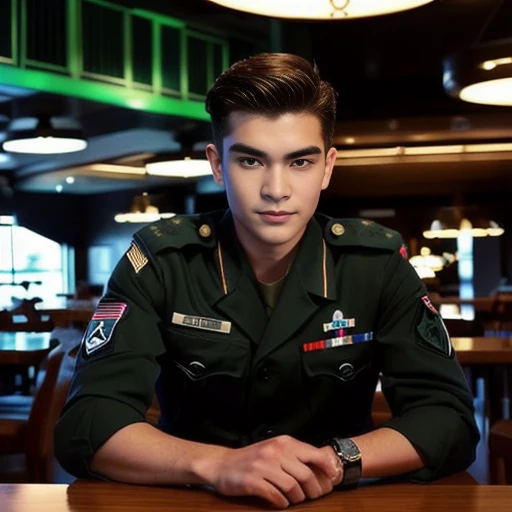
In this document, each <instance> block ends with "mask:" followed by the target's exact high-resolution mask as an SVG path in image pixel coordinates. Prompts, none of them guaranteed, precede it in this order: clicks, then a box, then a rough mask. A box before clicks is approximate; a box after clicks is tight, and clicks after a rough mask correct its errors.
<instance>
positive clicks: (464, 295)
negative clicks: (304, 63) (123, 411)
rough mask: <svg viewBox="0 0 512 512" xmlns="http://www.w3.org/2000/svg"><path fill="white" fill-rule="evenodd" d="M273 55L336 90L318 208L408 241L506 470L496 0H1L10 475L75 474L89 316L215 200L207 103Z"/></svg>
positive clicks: (507, 379)
mask: <svg viewBox="0 0 512 512" xmlns="http://www.w3.org/2000/svg"><path fill="white" fill-rule="evenodd" d="M221 4H222V5H221ZM229 5H230V6H231V7H229ZM308 5H309V7H310V8H311V9H309V10H308V8H307V6H308ZM390 11H393V12H390ZM266 51H278V52H290V53H295V54H298V55H301V56H303V57H305V58H307V59H308V60H310V61H311V62H315V63H316V65H317V66H318V67H319V69H320V73H321V75H322V77H323V78H324V79H325V80H328V81H329V82H331V83H332V84H333V86H334V87H335V88H336V90H337V91H338V93H339V97H338V116H337V123H336V130H335V137H334V144H335V146H336V148H337V150H338V154H337V160H336V166H335V169H334V174H333V178H332V180H331V185H330V187H329V189H328V190H326V191H325V193H323V195H322V197H321V200H320V205H319V211H321V212H323V213H326V214H329V215H331V216H334V217H358V218H361V219H368V220H372V221H375V222H379V223H381V224H383V225H385V226H387V227H389V228H392V229H395V230H398V231H399V232H400V233H401V234H402V235H403V238H404V240H405V243H406V246H407V250H408V256H407V257H408V258H409V259H410V262H411V264H412V265H413V266H414V267H415V269H416V271H417V272H418V274H419V275H420V277H421V278H422V279H423V280H424V282H425V284H426V286H427V288H428V290H429V292H430V297H431V300H432V302H433V303H434V305H435V307H437V308H439V309H440V313H441V315H442V316H443V318H444V320H445V323H446V326H447V328H448V330H449V332H450V335H451V336H452V344H453V346H454V348H455V349H456V351H457V358H458V360H459V362H460V364H461V366H462V367H463V369H464V372H465V374H466V376H467V379H468V383H469V385H470V386H471V388H472V391H473V393H474V396H475V407H476V410H477V415H476V417H477V421H478V425H479V428H480V431H481V433H482V441H481V443H480V444H479V447H478V454H477V461H476V462H475V463H474V464H473V465H472V467H471V468H470V472H471V474H472V475H473V476H474V477H475V478H476V480H478V481H479V482H482V483H484V482H488V481H490V482H492V483H506V482H508V483H512V444H511V443H510V440H511V439H512V434H511V433H510V432H512V430H511V429H512V423H511V422H510V421H509V423H508V427H507V428H508V430H507V431H506V429H505V428H504V427H503V428H502V423H501V421H502V420H507V419H509V418H510V397H511V396H512V373H511V372H512V335H511V333H512V283H511V278H512V208H510V202H511V199H512V195H511V192H512V1H508V0H386V1H378V0H313V1H310V2H308V1H307V0H257V1H256V0H254V1H251V0H214V1H207V0H169V1H164V0H161V1H159V0H0V148H1V149H0V367H1V379H0V434H1V435H0V446H1V447H2V449H1V450H0V482H2V481H3V482H7V481H13V482H17V481H18V482H19V481H31V482H55V481H57V482H58V481H61V482H62V481H69V480H68V479H69V475H62V471H61V469H62V468H60V469H59V468H58V467H56V466H55V461H54V459H53V451H52V447H53V444H52V443H53V425H54V424H55V421H56V420H57V417H58V415H59V413H60V409H61V407H62V405H63V403H64V400H65V398H66V393H67V386H68V385H69V381H70V378H71V374H72V368H73V365H74V362H75V357H76V354H77V350H78V348H77V347H78V346H79V344H80V340H81V337H82V333H83V330H84V329H85V327H86V325H87V323H88V321H89V319H90V318H91V315H92V314H93V311H94V308H95V305H96V303H97V302H98V300H99V298H100V297H101V295H102V293H103V290H104V287H105V284H106V282H107V280H108V278H109V275H110V273H111V272H112V270H113V268H114V266H115V265H116V263H117V261H118V260H119V258H121V257H122V255H123V254H124V252H125V251H126V250H127V248H128V247H129V244H130V240H131V237H132V235H133V233H134V232H135V231H136V230H138V229H140V228H141V227H142V226H144V225H145V224H147V223H148V222H152V221H154V220H156V219H159V218H168V217H172V216H173V215H176V214H184V213H187V214H188V213H198V212H207V211H210V210H216V209H221V208H225V207H226V206H227V203H226V199H225V195H224V191H223V190H222V188H220V187H218V186H216V185H215V184H214V182H213V179H212V177H211V173H210V169H209V165H208V163H207V161H206V160H205V155H204V148H205V146H206V145H207V144H208V143H209V142H210V141H211V127H210V122H209V117H208V115H207V113H206V111H205V108H204V100H205V97H206V94H207V91H208V89H209V87H210V86H211V85H212V84H213V82H214V80H215V78H216V77H217V76H218V75H219V74H220V73H221V72H222V71H223V70H225V69H226V68H228V67H229V65H230V64H231V63H233V62H235V61H237V60H239V59H241V58H244V57H248V56H250V55H254V54H257V53H260V52H266ZM379 396H380V399H379ZM379 400H380V401H379ZM41 404H42V405H41ZM158 411H159V409H158V404H157V403H154V404H153V406H152V407H151V408H150V409H149V410H148V414H147V419H148V421H150V422H155V421H156V420H157V418H158V414H159V412H158ZM388 417H389V409H388V408H387V404H386V403H385V400H384V399H383V398H382V395H379V394H378V393H377V394H376V401H374V409H373V418H374V421H375V424H376V425H378V424H379V421H380V420H382V421H383V420H384V419H386V418H388ZM379 418H380V420H379ZM43 419H44V421H43ZM493 425H497V426H495V427H493ZM488 426H491V430H490V434H489V429H488V428H487V427H488ZM2 429H3V430H2ZM493 429H494V430H493ZM2 432H3V434H2ZM503 432H508V433H506V434H503ZM493 436H494V438H493ZM507 436H508V437H507ZM488 438H489V439H490V441H489V443H490V444H489V445H488V444H487V440H488ZM493 439H494V441H493ZM496 439H497V440H496ZM29 441H31V442H29ZM34 441H37V443H36V442H34ZM38 443H39V444H38ZM493 443H494V445H493ZM500 443H501V444H500ZM506 443H508V444H506ZM488 446H490V447H491V450H490V457H489V452H488ZM492 446H494V447H495V448H494V451H493V449H492ZM507 446H508V448H507ZM496 447H498V448H496ZM507 450H508V451H507ZM507 453H508V455H506V454H507ZM504 454H505V455H504ZM11 455H12V456H14V459H13V460H11V459H9V457H10V456H11ZM20 455H21V459H19V457H18V456H20ZM504 456H507V457H508V461H509V473H508V476H506V475H505V474H504V472H503V470H502V469H503V467H504V466H503V464H502V462H499V464H501V465H499V467H500V468H502V469H501V470H500V471H501V473H500V472H496V473H493V469H492V468H494V467H495V466H496V467H498V465H497V464H498V462H496V464H494V462H493V461H495V460H498V459H499V460H501V458H503V457H504ZM16 457H18V458H16ZM500 457H501V458H500ZM488 461H490V462H489V464H488ZM18 463H19V464H18ZM55 468H56V469H55ZM13 471H14V473H13Z"/></svg>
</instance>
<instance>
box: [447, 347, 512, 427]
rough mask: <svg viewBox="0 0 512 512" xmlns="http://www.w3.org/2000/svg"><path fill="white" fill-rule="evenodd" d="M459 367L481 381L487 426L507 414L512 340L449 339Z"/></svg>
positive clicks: (511, 380)
mask: <svg viewBox="0 0 512 512" xmlns="http://www.w3.org/2000/svg"><path fill="white" fill-rule="evenodd" d="M452 345H453V348H454V349H455V351H456V353H457V360H458V361H459V363H460V365H461V366H463V367H465V368H468V369H469V370H470V373H471V374H473V377H472V379H471V380H473V381H474V380H475V379H476V378H479V377H480V378H483V381H484V386H485V391H484V392H485V401H486V412H487V416H488V418H489V423H490V424H491V425H492V424H493V423H494V422H495V421H496V420H498V419H502V418H505V419H507V418H508V417H509V415H510V407H509V400H510V397H511V396H512V338H492V337H472V338H452Z"/></svg>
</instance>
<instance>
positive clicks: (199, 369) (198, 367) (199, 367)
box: [188, 361, 206, 376]
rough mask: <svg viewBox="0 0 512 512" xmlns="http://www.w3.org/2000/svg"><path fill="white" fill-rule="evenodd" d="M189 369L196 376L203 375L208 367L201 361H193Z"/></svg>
mask: <svg viewBox="0 0 512 512" xmlns="http://www.w3.org/2000/svg"><path fill="white" fill-rule="evenodd" d="M188 368H189V370H190V371H191V372H192V373H193V374H194V375H196V376H199V375H202V374H203V373H204V372H205V371H206V367H205V366H204V364H203V363H200V362H199V361H192V362H191V363H190V364H189V365H188Z"/></svg>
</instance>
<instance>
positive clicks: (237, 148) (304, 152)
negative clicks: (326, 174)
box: [229, 142, 322, 160]
mask: <svg viewBox="0 0 512 512" xmlns="http://www.w3.org/2000/svg"><path fill="white" fill-rule="evenodd" d="M229 151H230V152H231V153H245V154H246V155H251V156H253V157H255V158H267V157H268V154H267V153H265V151H261V149H256V148H252V147H251V146H247V144H242V143H241V142H236V143H235V144H233V145H232V146H230V148H229ZM321 153H322V150H321V149H320V148H319V147H318V146H308V147H307V148H302V149H298V150H297V151H292V152H291V153H288V154H286V155H285V156H284V158H285V160H294V159H297V158H302V157H304V156H308V155H320V154H321Z"/></svg>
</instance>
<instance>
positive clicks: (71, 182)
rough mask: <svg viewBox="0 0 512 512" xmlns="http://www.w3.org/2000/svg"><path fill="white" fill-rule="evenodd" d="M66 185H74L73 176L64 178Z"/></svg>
mask: <svg viewBox="0 0 512 512" xmlns="http://www.w3.org/2000/svg"><path fill="white" fill-rule="evenodd" d="M66 183H69V184H70V185H72V184H73V183H75V178H74V177H73V176H68V177H67V178H66Z"/></svg>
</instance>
